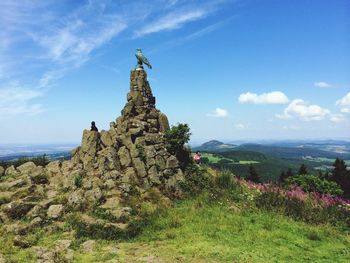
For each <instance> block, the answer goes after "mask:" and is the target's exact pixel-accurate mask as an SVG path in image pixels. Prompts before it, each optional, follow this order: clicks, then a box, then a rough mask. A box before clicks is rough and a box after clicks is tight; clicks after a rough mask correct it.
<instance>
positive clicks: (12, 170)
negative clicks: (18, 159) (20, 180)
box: [5, 165, 19, 176]
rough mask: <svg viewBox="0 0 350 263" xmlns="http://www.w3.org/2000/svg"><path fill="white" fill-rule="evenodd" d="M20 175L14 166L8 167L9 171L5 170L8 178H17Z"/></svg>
mask: <svg viewBox="0 0 350 263" xmlns="http://www.w3.org/2000/svg"><path fill="white" fill-rule="evenodd" d="M18 174H19V172H18V171H17V170H16V168H15V167H14V166H13V165H11V166H9V167H7V169H6V170H5V175H6V176H16V175H18Z"/></svg>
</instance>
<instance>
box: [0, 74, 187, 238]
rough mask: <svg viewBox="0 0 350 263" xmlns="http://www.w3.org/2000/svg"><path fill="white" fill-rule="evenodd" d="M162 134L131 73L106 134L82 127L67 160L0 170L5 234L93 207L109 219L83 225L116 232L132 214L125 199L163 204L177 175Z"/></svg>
mask: <svg viewBox="0 0 350 263" xmlns="http://www.w3.org/2000/svg"><path fill="white" fill-rule="evenodd" d="M167 129H169V123H168V119H167V117H166V115H164V114H163V113H161V112H160V111H159V110H158V109H156V107H155V98H154V97H153V95H152V91H151V88H150V86H149V83H148V81H147V74H146V72H145V71H144V70H133V71H132V72H131V77H130V92H129V93H128V96H127V103H126V105H125V107H124V109H123V110H122V114H121V116H120V117H118V118H117V119H116V121H115V122H111V124H110V129H109V130H108V131H101V132H97V131H90V130H84V132H83V138H82V143H81V146H79V147H78V148H76V149H74V150H73V151H72V152H71V153H72V158H71V160H67V161H63V162H61V161H54V162H50V163H49V164H48V165H46V166H45V167H42V166H36V165H35V164H34V163H32V162H28V163H25V164H23V165H21V166H19V167H17V168H15V167H13V166H11V167H8V168H7V169H6V170H4V169H3V168H2V167H0V176H7V179H6V180H2V181H0V223H6V227H5V228H6V231H9V232H12V233H15V234H18V235H26V234H27V233H28V232H30V231H32V230H33V229H34V228H35V227H37V226H39V225H43V224H47V223H52V222H59V221H60V220H62V219H63V218H64V217H65V215H66V214H68V213H71V212H74V211H79V212H82V213H84V211H87V210H89V209H92V208H94V209H95V208H96V207H97V206H98V207H99V208H101V209H104V211H107V212H108V213H109V214H110V215H111V216H112V217H113V218H114V220H113V222H108V220H107V221H106V220H100V219H96V218H92V217H91V216H87V215H84V216H82V217H81V221H82V223H83V224H86V225H87V227H88V225H89V224H91V225H96V224H100V225H101V226H102V227H106V228H114V229H115V230H116V231H115V232H116V233H118V231H119V230H124V229H125V228H127V222H128V219H129V218H130V215H131V214H132V211H131V208H130V207H128V206H125V202H124V201H125V199H127V198H128V197H129V196H130V195H131V194H135V193H136V194H138V195H139V196H142V195H143V194H145V193H147V191H149V190H153V191H156V192H157V194H158V195H159V198H160V199H165V200H169V199H168V198H167V197H166V196H168V197H169V196H171V195H174V194H177V193H178V192H179V188H178V182H179V181H181V180H182V178H183V173H182V171H181V169H180V167H179V162H178V160H177V159H176V157H175V156H173V155H171V154H170V153H169V152H168V151H167V149H166V143H165V141H164V137H163V136H164V132H165V131H166V130H167ZM23 217H26V218H28V219H29V220H28V222H27V223H26V224H24V223H22V222H18V221H17V220H18V219H21V218H23ZM117 230H118V231H117Z"/></svg>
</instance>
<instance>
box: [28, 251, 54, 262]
mask: <svg viewBox="0 0 350 263" xmlns="http://www.w3.org/2000/svg"><path fill="white" fill-rule="evenodd" d="M33 250H34V253H35V254H36V256H37V263H55V259H56V257H57V255H56V253H55V252H54V251H51V250H50V249H47V248H43V247H33Z"/></svg>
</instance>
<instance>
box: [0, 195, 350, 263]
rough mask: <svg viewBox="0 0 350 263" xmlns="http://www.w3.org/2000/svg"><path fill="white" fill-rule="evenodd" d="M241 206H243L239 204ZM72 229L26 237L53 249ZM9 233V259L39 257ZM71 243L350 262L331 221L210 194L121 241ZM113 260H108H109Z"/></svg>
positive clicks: (101, 251)
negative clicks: (300, 218)
mask: <svg viewBox="0 0 350 263" xmlns="http://www.w3.org/2000/svg"><path fill="white" fill-rule="evenodd" d="M240 206H241V208H239V207H240ZM73 235H74V232H69V231H67V232H57V233H52V234H48V233H46V232H45V231H42V230H38V231H37V232H36V233H35V234H31V235H30V236H28V237H26V238H27V239H29V240H32V242H34V243H35V244H36V245H39V246H44V247H48V248H53V247H54V246H55V243H56V242H57V240H60V239H72V238H73ZM12 238H13V236H11V235H0V244H1V248H2V253H3V255H5V256H6V257H7V258H8V259H10V260H11V261H10V262H35V256H34V255H33V253H32V252H31V250H30V249H18V248H15V247H13V246H12V245H11V244H12ZM84 241H85V239H82V240H77V241H75V242H74V244H73V248H74V249H75V250H76V251H75V254H74V260H73V262H76V263H82V262H116V261H117V262H145V261H146V260H147V259H149V258H153V259H154V260H155V262H157V261H156V260H159V261H161V262H259V263H260V262H349V260H350V236H349V234H348V233H344V232H342V231H341V230H340V229H337V228H335V227H331V226H329V225H319V226H316V225H309V224H306V223H302V222H297V221H294V220H292V219H290V218H287V217H283V216H281V215H279V214H274V213H269V212H262V211H260V210H257V209H251V208H244V207H243V204H235V203H232V202H229V201H227V200H220V201H218V200H216V201H215V199H210V198H209V197H208V196H207V195H206V194H204V195H202V196H200V197H197V198H194V199H187V200H183V201H181V202H178V203H177V204H175V205H174V207H172V208H169V209H167V210H164V211H162V212H160V213H159V214H157V215H154V216H153V217H152V218H151V221H150V223H149V224H148V225H146V226H145V227H144V230H143V232H142V233H141V234H140V235H139V236H137V237H136V238H134V239H131V240H129V241H123V242H120V243H117V242H116V241H106V240H97V241H96V250H95V251H93V252H84V251H82V249H81V248H79V247H80V246H79V245H80V244H81V243H82V242H84ZM109 260H110V261H109Z"/></svg>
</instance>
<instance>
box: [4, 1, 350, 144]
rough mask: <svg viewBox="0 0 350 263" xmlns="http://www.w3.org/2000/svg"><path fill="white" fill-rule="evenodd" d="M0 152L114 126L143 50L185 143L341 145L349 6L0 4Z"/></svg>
mask: <svg viewBox="0 0 350 263" xmlns="http://www.w3.org/2000/svg"><path fill="white" fill-rule="evenodd" d="M0 28H1V30H0V144H13V143H15V144H40V143H68V142H71V143H79V142H80V140H81V136H82V131H83V129H85V128H89V126H90V122H91V121H92V120H94V121H95V122H96V125H97V127H98V128H99V129H100V130H101V129H106V130H107V129H108V128H109V123H110V122H111V121H114V120H115V119H116V118H117V117H118V116H120V111H121V110H122V108H123V106H124V105H125V103H126V96H127V92H128V90H129V79H130V76H129V74H130V70H131V69H133V68H134V67H135V65H136V59H135V56H134V54H135V51H136V48H141V49H142V50H143V53H144V54H145V55H146V56H147V57H148V59H149V61H150V62H151V64H152V66H153V68H152V69H151V70H148V69H146V70H147V73H148V80H149V82H150V85H151V87H152V90H153V94H154V96H155V97H156V99H157V101H156V106H157V108H158V109H160V110H161V111H162V112H164V113H165V114H166V115H167V116H168V118H169V121H170V124H172V125H176V124H177V123H187V124H189V126H190V128H191V132H192V137H191V142H192V143H194V144H196V143H201V142H205V141H207V140H211V139H218V140H223V141H236V140H262V139H266V140H270V139H276V140H284V139H346V140H348V139H350V2H349V1H348V0H335V1H329V0H300V1H292V0H286V1H280V0H202V1H195V0H186V1H185V0H152V1H138V0H135V1H127V0H85V1H83V0H76V1H70V0H61V1H53V0H47V1H41V0H1V1H0Z"/></svg>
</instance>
